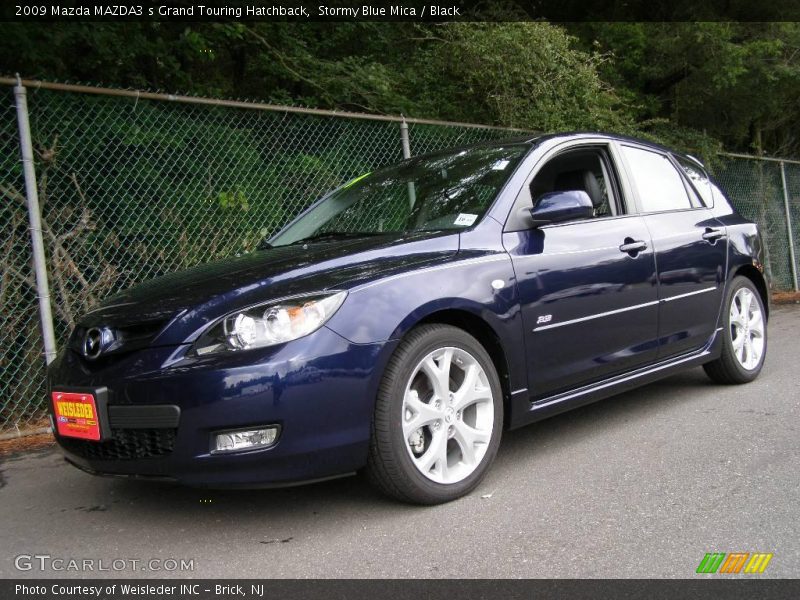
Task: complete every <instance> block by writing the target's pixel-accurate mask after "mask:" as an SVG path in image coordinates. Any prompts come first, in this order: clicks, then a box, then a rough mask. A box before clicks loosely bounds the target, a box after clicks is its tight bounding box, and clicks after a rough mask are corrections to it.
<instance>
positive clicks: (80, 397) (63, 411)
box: [52, 391, 101, 441]
mask: <svg viewBox="0 0 800 600" xmlns="http://www.w3.org/2000/svg"><path fill="white" fill-rule="evenodd" d="M52 395H53V413H54V415H55V421H56V428H57V430H58V435H60V436H64V437H73V438H80V439H82V440H94V441H99V440H100V437H101V436H100V416H99V414H98V412H97V402H95V398H94V395H93V394H91V393H89V392H55V391H54V392H52Z"/></svg>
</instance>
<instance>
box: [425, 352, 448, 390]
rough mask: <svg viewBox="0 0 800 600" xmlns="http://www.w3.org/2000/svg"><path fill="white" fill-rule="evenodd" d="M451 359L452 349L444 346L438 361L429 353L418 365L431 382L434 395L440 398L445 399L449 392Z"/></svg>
mask: <svg viewBox="0 0 800 600" xmlns="http://www.w3.org/2000/svg"><path fill="white" fill-rule="evenodd" d="M452 360H453V350H452V348H446V349H445V350H444V352H443V353H442V355H441V356H440V357H438V363H437V361H436V360H434V357H433V355H431V356H429V357H428V358H426V359H425V361H424V362H423V363H422V365H421V366H420V368H421V370H422V372H423V373H425V375H426V376H427V377H428V381H430V383H431V387H432V388H433V393H434V395H435V396H436V397H437V398H439V399H441V400H446V399H447V397H448V396H449V394H450V364H451V362H452Z"/></svg>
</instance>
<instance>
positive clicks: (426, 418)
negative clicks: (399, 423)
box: [403, 390, 442, 438]
mask: <svg viewBox="0 0 800 600" xmlns="http://www.w3.org/2000/svg"><path fill="white" fill-rule="evenodd" d="M405 409H406V410H404V411H403V435H405V436H406V438H408V436H409V435H411V434H412V433H413V432H414V431H416V430H417V429H419V428H420V427H424V426H425V425H430V424H431V423H433V422H435V421H436V420H437V419H439V418H441V416H442V415H441V412H440V411H438V410H436V409H435V408H434V407H433V406H431V405H430V404H427V403H426V402H422V401H421V400H420V399H419V396H417V393H416V392H414V391H413V390H411V391H409V392H408V393H407V394H406V401H405ZM408 410H410V411H411V412H412V413H413V414H412V416H411V418H410V419H407V418H406V411H408Z"/></svg>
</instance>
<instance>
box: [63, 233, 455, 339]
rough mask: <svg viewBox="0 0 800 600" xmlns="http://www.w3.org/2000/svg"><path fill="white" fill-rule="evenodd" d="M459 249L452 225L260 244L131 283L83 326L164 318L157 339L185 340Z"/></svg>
mask: <svg viewBox="0 0 800 600" xmlns="http://www.w3.org/2000/svg"><path fill="white" fill-rule="evenodd" d="M457 251H458V234H457V233H452V232H423V233H415V234H387V235H379V236H369V237H363V238H357V239H346V240H341V239H339V240H334V241H331V240H326V241H317V242H309V243H305V244H303V243H298V244H295V245H290V246H281V247H276V248H270V249H267V250H258V251H255V252H251V253H248V254H245V255H242V256H237V257H233V258H228V259H224V260H220V261H216V262H211V263H207V264H203V265H200V266H197V267H194V268H192V269H188V270H185V271H179V272H176V273H171V274H169V275H165V276H163V277H159V278H156V279H153V280H150V281H147V282H145V283H143V284H140V285H137V286H135V287H132V288H129V289H127V290H125V291H123V292H121V293H118V294H116V295H114V296H111V297H109V298H108V299H106V300H105V301H104V302H103V303H102V304H100V305H99V306H98V307H97V308H95V309H94V310H92V311H91V312H89V313H87V314H86V315H85V316H84V317H83V318H82V319H81V320H80V325H79V329H84V330H85V329H88V328H91V327H123V328H130V327H136V326H138V325H140V324H147V327H152V326H153V324H156V329H158V330H161V332H160V333H159V334H158V335H157V336H156V337H155V338H154V339H153V341H154V342H157V343H158V344H159V345H167V344H178V343H181V342H183V341H185V340H186V336H187V335H189V334H190V332H191V331H194V330H197V329H198V328H201V327H202V326H203V325H204V324H205V323H208V322H210V321H214V320H216V319H218V318H220V317H221V316H224V315H225V314H227V313H229V312H231V311H234V310H236V309H238V308H241V307H244V306H248V305H252V304H256V303H259V302H265V301H269V300H271V299H276V298H282V297H286V296H291V295H296V294H303V293H307V292H315V291H320V290H326V289H334V288H338V289H346V288H348V287H351V286H353V285H356V284H358V283H360V282H362V281H369V280H372V279H376V278H380V277H383V276H386V275H391V274H393V273H396V272H398V271H404V270H408V269H411V268H415V267H416V266H418V265H420V264H423V263H428V262H438V261H441V260H446V259H447V258H449V257H451V256H452V255H453V254H455V253H456V252H457ZM167 323H169V324H168V325H167ZM160 324H163V325H165V327H160V326H158V325H160Z"/></svg>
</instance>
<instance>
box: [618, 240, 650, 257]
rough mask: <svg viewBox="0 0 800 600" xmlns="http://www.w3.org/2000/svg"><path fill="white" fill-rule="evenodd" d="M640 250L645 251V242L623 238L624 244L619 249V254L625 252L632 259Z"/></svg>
mask: <svg viewBox="0 0 800 600" xmlns="http://www.w3.org/2000/svg"><path fill="white" fill-rule="evenodd" d="M642 250H647V242H645V241H643V240H634V239H631V238H625V243H624V244H622V245H621V246H620V247H619V251H620V252H627V253H628V254H630V255H631V256H633V257H635V256H636V255H637V254H638V253H639V252H641V251H642Z"/></svg>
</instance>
